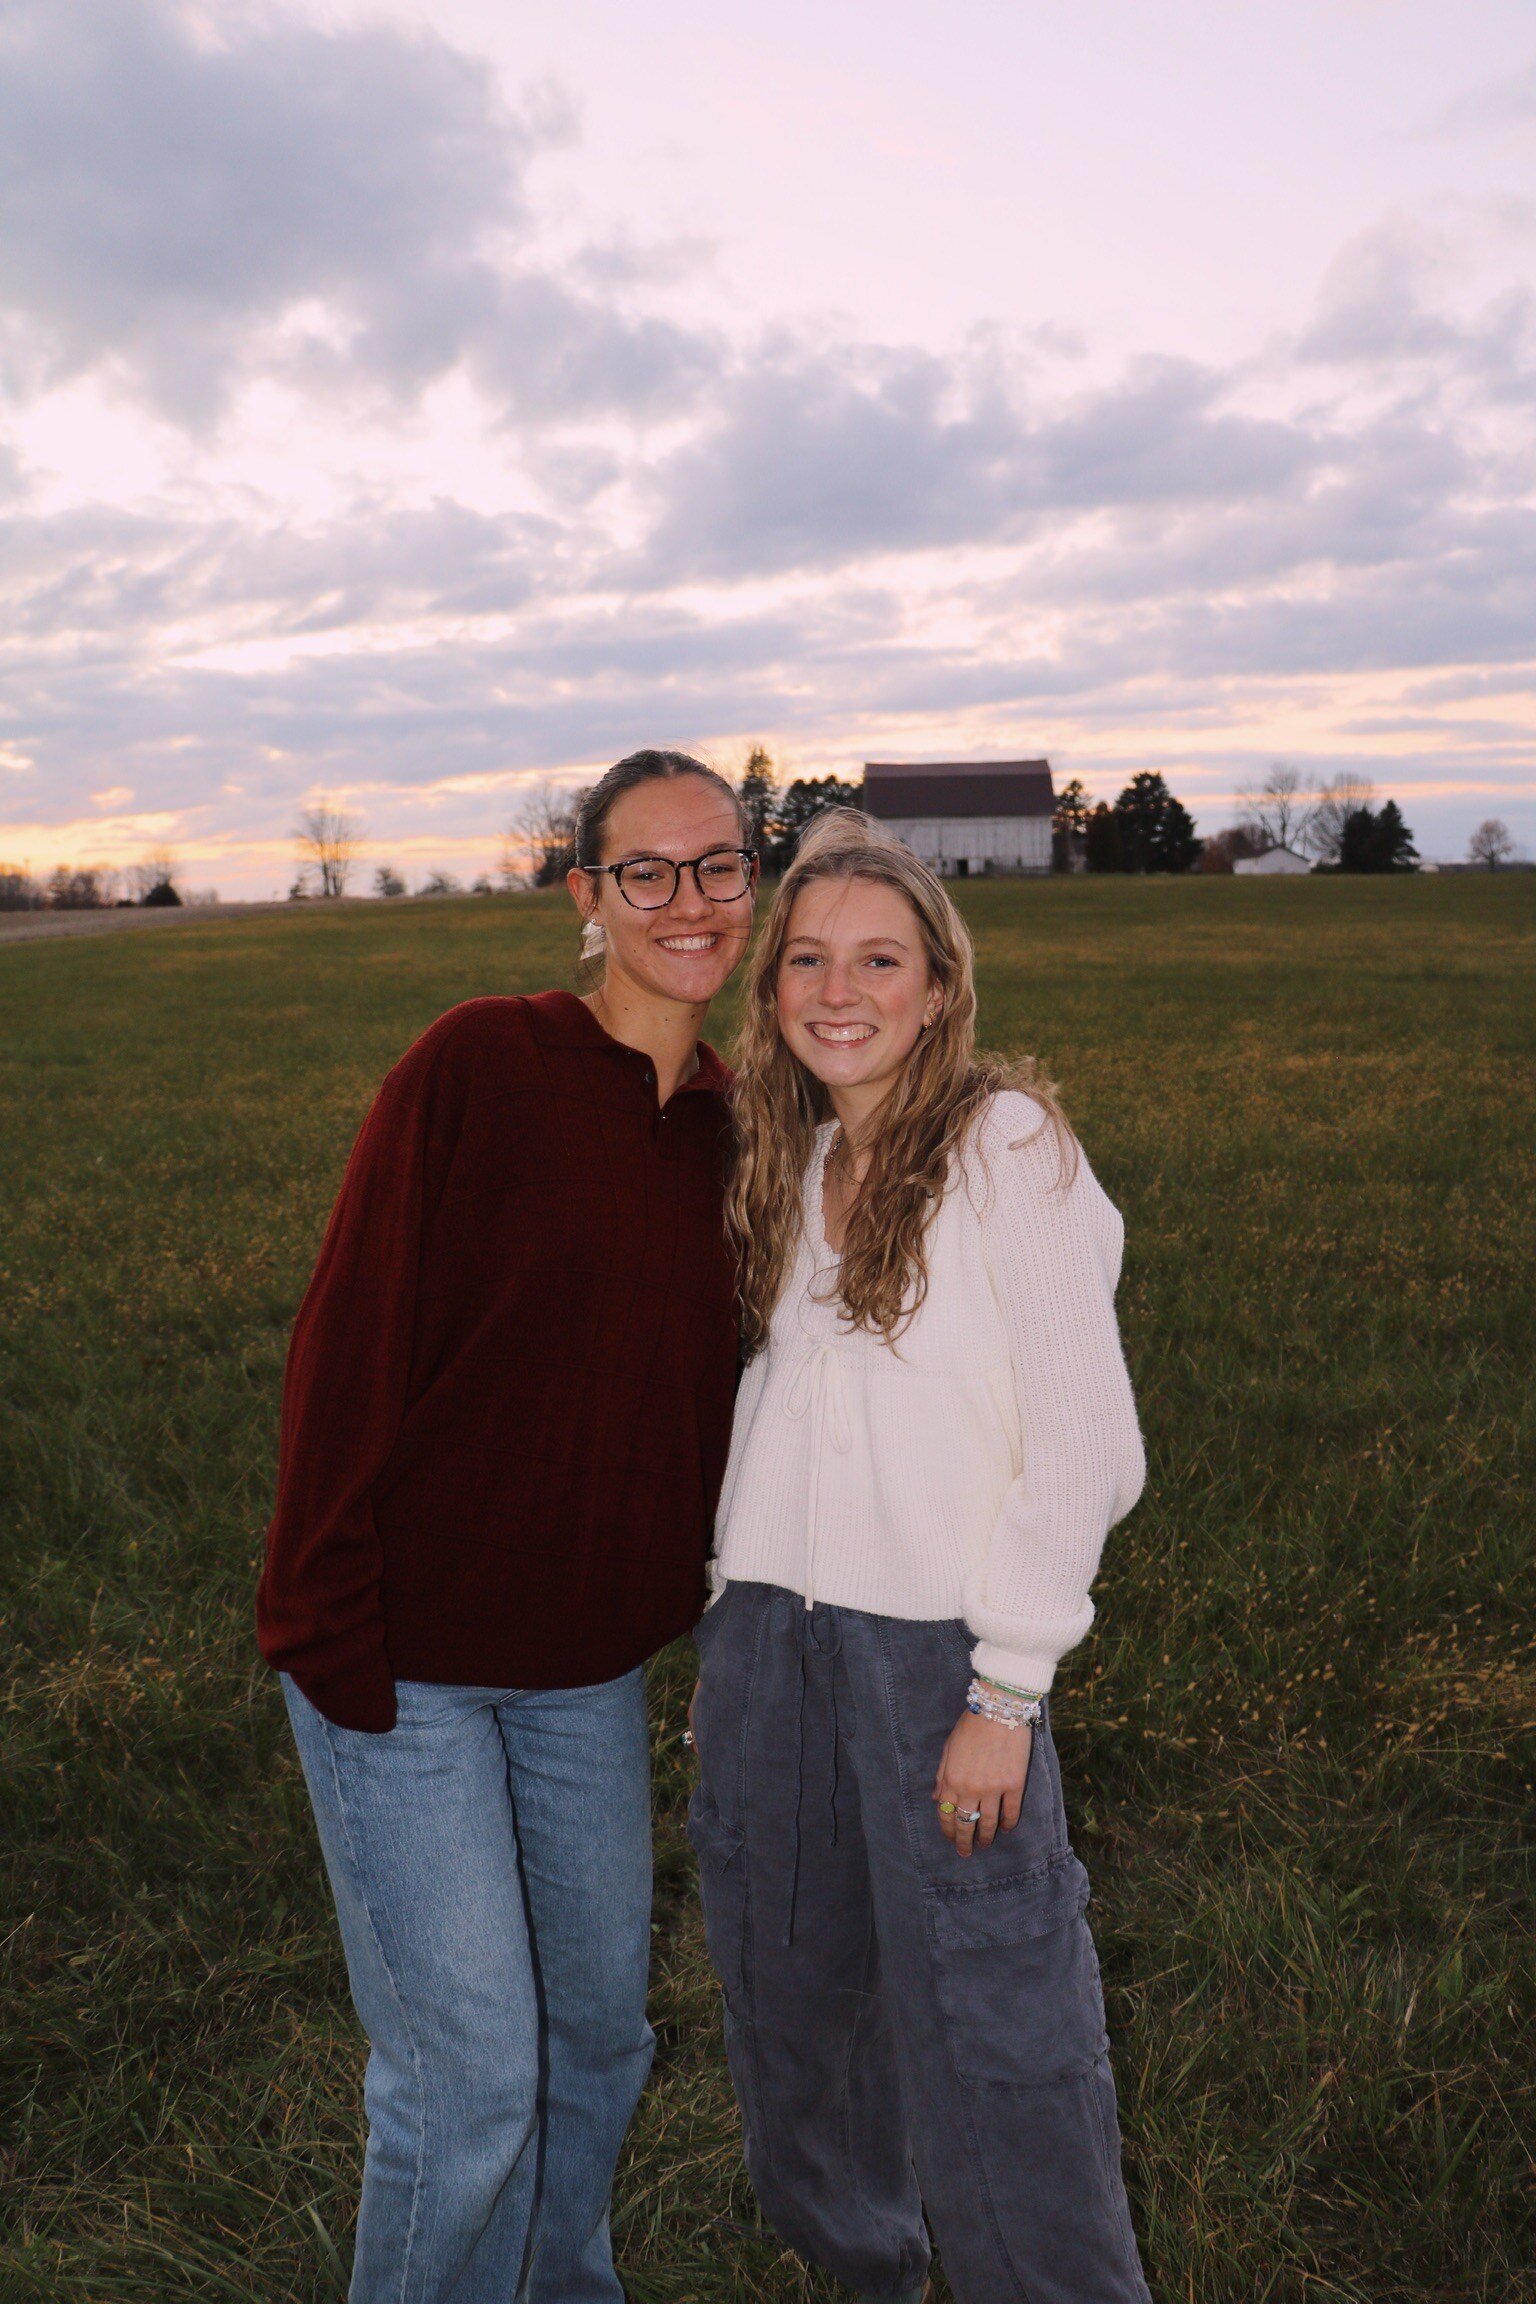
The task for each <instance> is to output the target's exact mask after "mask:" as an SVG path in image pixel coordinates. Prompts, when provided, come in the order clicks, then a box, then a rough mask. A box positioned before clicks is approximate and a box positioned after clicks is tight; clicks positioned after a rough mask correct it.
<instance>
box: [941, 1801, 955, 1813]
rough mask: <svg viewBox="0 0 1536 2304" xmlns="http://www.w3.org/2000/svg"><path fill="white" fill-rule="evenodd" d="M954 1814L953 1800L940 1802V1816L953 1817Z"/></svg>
mask: <svg viewBox="0 0 1536 2304" xmlns="http://www.w3.org/2000/svg"><path fill="white" fill-rule="evenodd" d="M954 1812H955V1804H954V1802H953V1800H941V1801H940V1802H939V1814H940V1815H941V1816H953V1814H954Z"/></svg>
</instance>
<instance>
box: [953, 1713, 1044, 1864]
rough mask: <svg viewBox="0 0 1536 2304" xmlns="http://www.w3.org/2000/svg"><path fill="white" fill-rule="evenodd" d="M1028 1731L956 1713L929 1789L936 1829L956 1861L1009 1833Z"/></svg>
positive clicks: (1020, 1791)
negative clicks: (955, 1856)
mask: <svg viewBox="0 0 1536 2304" xmlns="http://www.w3.org/2000/svg"><path fill="white" fill-rule="evenodd" d="M1033 1743H1034V1730H1033V1729H1032V1728H1029V1727H1023V1728H1005V1727H1003V1726H1002V1725H1001V1724H1000V1723H999V1722H997V1721H995V1720H986V1719H983V1718H981V1717H980V1716H979V1715H978V1714H976V1713H974V1712H969V1711H967V1712H962V1713H961V1715H960V1718H959V1720H958V1721H957V1722H956V1724H955V1726H954V1727H953V1728H952V1729H951V1731H950V1736H949V1741H948V1743H947V1744H946V1745H945V1747H944V1756H943V1758H942V1759H941V1760H940V1762H939V1773H938V1778H937V1780H936V1782H935V1784H934V1787H933V1798H934V1805H935V1807H936V1809H937V1811H938V1819H939V1830H940V1831H941V1832H942V1833H943V1835H944V1837H945V1839H946V1840H947V1841H948V1842H949V1844H950V1846H951V1847H952V1848H953V1849H954V1851H955V1854H956V1855H957V1856H969V1855H970V1853H971V1851H972V1850H973V1849H974V1848H990V1847H991V1845H992V1843H993V1841H994V1840H995V1839H996V1837H997V1835H998V1833H999V1832H1011V1831H1012V1830H1013V1828H1014V1826H1015V1824H1017V1822H1018V1820H1019V1816H1020V1813H1021V1812H1022V1810H1023V1806H1024V1784H1025V1780H1026V1778H1027V1777H1028V1775H1029V1756H1030V1751H1031V1749H1032V1746H1033Z"/></svg>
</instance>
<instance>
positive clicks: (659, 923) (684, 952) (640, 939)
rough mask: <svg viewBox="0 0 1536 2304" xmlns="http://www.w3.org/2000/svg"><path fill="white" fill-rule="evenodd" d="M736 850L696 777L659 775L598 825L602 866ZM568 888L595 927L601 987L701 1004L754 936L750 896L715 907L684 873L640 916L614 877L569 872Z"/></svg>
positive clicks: (725, 809)
mask: <svg viewBox="0 0 1536 2304" xmlns="http://www.w3.org/2000/svg"><path fill="white" fill-rule="evenodd" d="M741 844H742V830H741V823H740V820H739V818H738V817H737V814H736V810H735V808H734V806H733V805H732V803H731V801H730V800H729V799H728V798H727V797H726V795H725V794H724V793H723V792H722V791H720V789H719V788H718V786H716V785H714V784H710V783H706V782H705V780H704V778H703V777H702V776H668V777H660V776H657V777H651V778H650V779H648V780H647V782H645V783H643V784H637V785H636V786H635V787H634V788H633V790H632V791H629V792H625V793H623V794H621V795H620V797H619V798H618V799H617V800H616V801H615V802H614V804H613V806H612V808H611V809H610V811H609V814H608V821H607V823H606V824H605V825H604V827H603V853H602V857H601V862H603V863H604V864H621V863H624V862H625V861H626V860H628V859H630V858H632V857H641V856H659V857H663V858H665V859H666V860H667V861H668V862H669V863H676V864H681V863H685V862H687V861H688V860H689V859H691V858H693V857H696V856H707V855H708V854H709V853H710V852H711V850H715V849H736V848H739V847H740V846H741ZM706 879H707V874H706ZM568 884H569V887H570V890H571V894H572V895H573V896H574V897H575V899H576V904H577V907H578V909H579V910H580V912H581V914H582V916H583V918H584V919H589V920H590V919H596V920H598V921H599V922H600V923H601V925H602V928H603V931H604V935H605V938H606V943H607V969H606V980H607V981H608V982H609V983H610V984H612V983H614V981H615V980H618V981H620V982H622V983H623V984H624V985H625V986H626V987H627V988H628V989H629V990H630V991H631V992H639V993H641V994H643V995H645V996H647V997H648V998H650V999H659V1000H666V1001H676V1002H678V1003H680V1004H681V1005H683V1006H686V1007H690V1008H704V1007H707V1006H708V1005H709V1002H710V1001H711V1000H712V999H713V998H714V996H715V994H716V993H717V992H718V991H719V989H720V987H721V985H722V984H723V983H724V982H725V980H726V978H727V977H728V976H729V975H730V973H731V970H732V969H733V968H734V967H735V966H736V963H737V961H738V960H739V959H740V958H741V956H742V954H743V952H744V951H745V950H746V947H747V938H748V936H749V935H750V934H751V930H752V896H751V891H750V889H749V890H748V892H747V894H745V895H743V896H738V897H736V898H734V899H733V900H732V901H731V902H729V903H724V904H722V903H716V902H713V901H712V900H711V899H710V898H709V897H708V896H706V895H703V894H702V893H701V892H700V889H699V886H698V882H697V878H696V876H695V874H693V873H692V872H684V873H682V874H680V876H679V878H678V883H677V893H676V895H675V896H674V897H673V898H672V900H671V902H670V903H669V904H667V905H666V906H665V907H664V908H663V909H662V910H660V911H656V912H646V911H640V910H638V909H637V908H636V907H635V906H634V905H633V904H631V903H629V902H628V901H627V900H626V898H625V897H624V896H622V895H621V894H620V892H619V890H618V888H617V886H616V885H615V882H614V876H613V874H612V873H611V872H605V873H603V874H601V875H600V876H594V875H592V874H589V873H586V872H582V871H579V870H578V871H574V872H572V873H571V874H570V875H569V877H568Z"/></svg>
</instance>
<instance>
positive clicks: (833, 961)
mask: <svg viewBox="0 0 1536 2304" xmlns="http://www.w3.org/2000/svg"><path fill="white" fill-rule="evenodd" d="M776 989H777V998H778V1017H779V1030H780V1031H781V1032H782V1033H783V1035H784V1040H785V1044H786V1046H787V1047H788V1048H789V1051H790V1053H791V1055H793V1056H795V1057H797V1058H798V1060H799V1061H800V1063H802V1064H803V1065H804V1066H805V1068H806V1070H807V1071H808V1072H810V1073H813V1074H814V1075H815V1077H816V1078H817V1079H818V1080H819V1081H821V1083H822V1085H823V1086H824V1087H825V1089H826V1090H827V1093H828V1095H829V1097H830V1098H831V1101H832V1105H833V1109H834V1110H835V1111H836V1113H837V1115H838V1117H839V1119H841V1120H842V1121H843V1123H844V1125H845V1126H847V1127H851V1128H854V1129H857V1128H858V1127H859V1126H860V1125H861V1123H862V1122H864V1121H866V1120H867V1119H869V1118H870V1117H871V1116H872V1115H873V1114H874V1113H875V1112H876V1111H877V1110H878V1109H879V1106H880V1105H881V1104H882V1103H883V1102H884V1100H885V1098H886V1096H887V1095H888V1093H889V1092H890V1089H891V1087H892V1085H893V1084H894V1082H895V1081H896V1079H897V1078H898V1077H899V1075H900V1073H901V1071H902V1069H903V1067H904V1066H905V1064H906V1062H907V1059H908V1058H909V1057H910V1056H911V1054H912V1051H913V1049H914V1048H915V1047H916V1046H917V1043H918V1040H919V1038H920V1037H921V1035H922V1033H923V1031H924V1029H925V1027H927V1026H929V1025H931V1024H933V1023H934V1022H935V1020H936V1019H937V1017H938V1014H939V1010H940V1007H941V1005H942V994H941V992H940V989H939V987H938V985H937V984H936V983H935V981H934V977H933V972H932V969H931V968H930V966H929V963H928V954H927V948H926V946H925V944H924V940H923V931H922V926H921V923H920V922H919V920H918V917H917V914H916V913H915V912H914V911H913V909H912V906H911V905H910V904H909V903H908V902H907V899H906V897H905V896H903V895H901V894H900V893H899V891H898V890H896V889H895V888H889V887H886V886H884V885H883V884H882V883H881V882H879V881H877V880H861V879H846V880H843V879H829V880H812V881H810V882H809V883H808V884H807V886H806V887H804V888H803V889H802V890H801V892H800V894H799V895H798V896H797V897H796V898H795V904H794V910H793V911H792V912H791V914H790V916H789V922H788V926H787V929H786V933H785V938H784V948H783V952H782V955H781V958H780V961H779V975H778V984H777V987H776Z"/></svg>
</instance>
